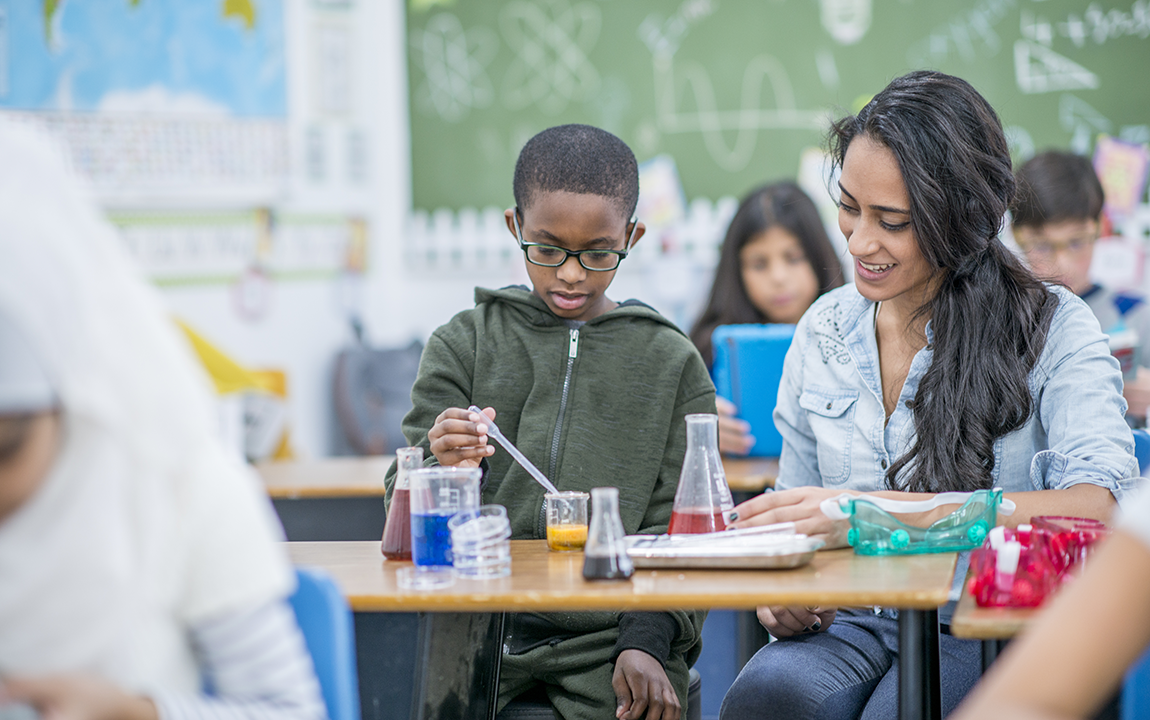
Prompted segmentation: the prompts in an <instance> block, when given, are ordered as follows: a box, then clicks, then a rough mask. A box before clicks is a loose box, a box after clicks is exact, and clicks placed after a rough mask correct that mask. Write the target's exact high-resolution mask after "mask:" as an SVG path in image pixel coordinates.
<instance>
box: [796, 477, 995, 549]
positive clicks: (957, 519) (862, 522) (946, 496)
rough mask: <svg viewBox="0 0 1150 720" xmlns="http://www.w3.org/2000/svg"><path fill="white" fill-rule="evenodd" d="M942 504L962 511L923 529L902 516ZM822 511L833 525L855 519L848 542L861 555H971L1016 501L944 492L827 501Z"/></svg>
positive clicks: (983, 492) (990, 494)
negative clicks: (916, 497)
mask: <svg viewBox="0 0 1150 720" xmlns="http://www.w3.org/2000/svg"><path fill="white" fill-rule="evenodd" d="M942 505H959V506H960V507H959V508H958V509H957V510H955V511H954V512H952V513H950V514H949V515H947V516H946V517H944V518H941V519H939V520H937V521H935V522H934V523H932V524H931V526H930V527H927V528H921V527H916V526H914V525H907V524H906V523H904V522H902V521H901V520H899V519H898V518H896V517H895V515H897V514H905V513H920V512H928V511H930V510H933V509H935V508H937V507H940V506H942ZM819 508H820V509H821V510H822V511H823V514H825V515H826V516H827V517H829V518H832V519H834V520H847V519H849V520H850V523H851V529H850V531H849V532H848V533H847V542H848V543H849V544H850V545H851V546H852V547H854V549H855V552H856V553H858V554H859V555H918V554H922V553H937V552H955V551H959V550H971V549H973V548H976V547H978V546H979V545H981V544H982V541H983V540H985V539H986V534H987V532H989V531H990V528H992V527H994V525H995V521H996V518H997V513H999V512H1001V513H1002V514H1003V515H1010V514H1011V513H1013V512H1014V502H1013V501H1011V500H1007V499H1005V498H1003V497H1002V490H1001V489H999V488H995V489H994V490H976V491H974V492H970V493H962V492H947V493H939V494H937V495H935V496H934V497H933V498H931V499H929V500H890V499H888V498H883V497H878V496H876V495H850V494H843V495H838V496H836V497H833V498H828V499H826V500H823V501H822V502H821V503H820V504H819Z"/></svg>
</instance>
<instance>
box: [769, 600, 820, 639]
mask: <svg viewBox="0 0 1150 720" xmlns="http://www.w3.org/2000/svg"><path fill="white" fill-rule="evenodd" d="M838 611H839V610H838V608H833V607H826V608H824V607H819V606H815V607H785V606H783V605H770V606H767V605H764V606H763V607H760V608H758V609H757V610H756V611H755V614H756V615H758V617H759V622H760V623H761V624H762V626H763V627H765V628H766V629H767V632H769V633H770V634H772V635H774V636H775V637H777V638H786V637H793V636H795V635H804V634H809V633H816V632H822V631H823V630H826V629H827V628H829V627H830V626H831V623H833V622H834V621H835V615H837V614H838Z"/></svg>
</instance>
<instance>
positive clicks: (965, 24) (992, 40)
mask: <svg viewBox="0 0 1150 720" xmlns="http://www.w3.org/2000/svg"><path fill="white" fill-rule="evenodd" d="M1016 4H1017V2H1016V0H981V2H979V3H978V4H976V5H975V6H974V7H973V8H971V9H970V10H969V11H967V12H966V13H964V14H961V15H957V16H955V17H954V18H952V19H951V20H950V21H949V22H948V23H946V24H945V25H941V26H939V27H936V28H934V29H933V30H931V32H930V34H929V35H928V36H927V37H926V38H925V39H923V40H921V41H919V42H917V43H914V44H912V45H911V46H910V47H909V48H908V49H907V51H906V59H907V62H908V64H910V65H911V66H912V67H938V66H940V65H942V64H943V63H944V62H946V61H947V60H949V59H950V55H951V52H954V53H956V54H957V55H958V56H959V57H960V58H961V59H962V61H963V62H966V63H970V62H974V61H975V60H977V59H978V57H979V55H980V54H982V55H984V56H986V57H991V56H993V55H995V54H997V53H998V51H999V50H1000V49H1001V48H1002V39H1001V38H1000V37H999V35H998V32H997V31H996V30H995V26H996V25H998V24H999V23H1000V22H1002V20H1003V18H1005V17H1006V14H1007V11H1008V10H1010V9H1011V8H1013V7H1014V6H1015V5H1016Z"/></svg>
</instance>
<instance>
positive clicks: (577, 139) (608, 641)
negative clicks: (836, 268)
mask: <svg viewBox="0 0 1150 720" xmlns="http://www.w3.org/2000/svg"><path fill="white" fill-rule="evenodd" d="M514 192H515V202H516V207H515V208H512V209H509V210H507V212H506V218H507V228H508V231H509V232H510V233H511V235H512V237H514V238H515V240H516V242H518V243H519V246H520V249H522V250H523V253H524V258H525V260H526V266H527V274H528V276H529V277H530V279H531V283H532V288H531V289H528V288H526V287H523V286H519V287H508V288H504V289H502V290H484V289H481V288H477V289H476V291H475V302H476V307H475V308H474V309H472V310H465V311H463V312H461V313H459V314H458V315H456V316H455V317H454V318H453V319H452V320H451V321H450V322H448V323H447V324H446V325H444V326H442V327H440V328H439V329H438V330H436V331H435V333H434V334H433V335H432V336H431V339H430V340H429V341H428V344H427V348H426V349H425V350H424V353H423V358H422V360H421V362H420V367H419V375H418V377H417V379H416V381H415V385H414V387H413V388H412V393H411V395H412V401H413V404H414V407H413V409H412V410H411V412H410V413H409V414H408V415H407V417H406V418H405V419H404V424H403V431H404V434H405V435H406V436H407V438H408V440H409V441H410V442H411V443H412V444H413V445H416V444H418V445H421V446H422V447H424V448H425V451H430V454H431V455H432V456H433V459H432V460H431V462H432V463H435V462H437V463H439V464H442V465H452V466H467V467H476V466H478V467H481V468H483V470H484V480H483V493H482V495H483V502H484V503H497V504H500V505H503V506H505V507H506V508H507V514H508V517H509V519H510V521H511V531H512V537H513V538H516V539H522V538H544V537H546V521H545V517H544V511H543V495H544V491H543V488H541V487H540V486H539V485H538V484H537V483H536V482H535V481H534V480H533V479H532V478H531V476H530V475H528V474H527V472H526V471H525V470H523V468H521V467H519V465H518V464H516V463H515V462H514V460H512V458H511V457H510V456H509V455H508V454H507V453H504V452H500V453H496V452H495V448H494V446H492V445H490V444H488V442H487V440H488V438H487V434H486V433H487V426H486V425H485V422H487V421H489V420H494V419H495V418H496V412H498V422H499V428H500V429H501V430H502V431H503V433H504V434H505V435H506V436H507V438H508V439H509V440H510V441H511V442H513V443H514V444H515V445H516V446H518V447H519V449H520V450H522V451H523V453H524V454H525V455H527V456H528V457H529V458H531V459H532V461H534V462H535V464H536V465H538V466H539V468H540V469H541V470H543V471H544V472H545V473H546V475H547V477H548V478H549V479H550V480H551V481H552V482H553V483H554V484H555V485H556V486H557V487H558V488H559V490H560V491H584V492H586V491H589V490H590V489H591V488H593V487H597V486H615V487H617V488H619V512H620V515H621V517H622V520H623V527H624V528H625V530H626V532H627V533H628V534H632V533H662V532H666V530H667V525H668V523H669V522H670V517H671V507H672V504H673V502H674V497H675V489H676V487H677V485H678V480H679V471H680V469H681V466H682V462H683V455H684V453H685V451H686V421H685V419H684V418H685V416H686V415H687V414H689V413H714V412H715V391H714V386H713V385H712V384H711V380H710V378H709V377H708V375H707V369H706V367H705V366H704V364H703V360H702V358H701V357H700V356H699V354H698V352H697V351H696V350H695V348H694V346H693V345H692V344H691V342H690V340H688V339H687V337H686V336H685V335H684V334H683V333H682V332H681V331H680V330H679V329H678V328H676V327H675V326H674V325H673V324H672V323H671V322H669V321H668V320H666V319H665V318H663V317H662V316H661V315H659V313H657V312H655V311H654V310H653V309H651V308H650V307H648V306H647V305H644V304H643V303H641V302H638V301H637V300H628V301H626V302H623V303H616V302H615V301H613V300H611V299H609V298H608V297H607V295H606V291H607V288H608V286H610V284H611V280H612V279H613V278H614V276H615V271H616V269H617V268H618V266H619V263H620V262H621V261H622V260H623V259H624V258H625V257H626V256H627V253H628V252H629V251H630V250H631V248H633V247H634V246H635V243H637V242H638V241H639V239H640V238H642V236H643V232H644V230H645V228H644V226H643V224H642V223H640V222H638V221H636V220H634V219H633V218H632V213H634V210H635V205H636V203H637V201H638V196H639V176H638V166H637V164H636V162H635V156H634V155H633V154H632V152H631V150H630V148H628V147H627V145H626V144H624V143H623V141H621V140H619V138H617V137H615V136H614V135H611V134H610V133H607V132H605V131H603V130H599V129H597V128H594V127H590V126H586V125H563V126H560V127H554V128H551V129H549V130H545V131H543V132H541V133H539V134H538V135H536V136H535V137H534V138H532V139H531V140H530V141H528V143H527V144H526V145H525V146H524V148H523V150H522V152H521V153H520V155H519V160H518V162H517V163H516V166H515V179H514ZM470 405H477V406H479V407H481V408H485V409H484V415H483V416H481V415H478V414H476V413H471V412H469V411H468V410H466V409H465V408H467V407H468V406H470ZM393 483H394V475H393V473H389V476H388V479H387V484H388V489H389V491H390V488H391V486H392V485H393ZM704 616H705V613H703V612H683V611H676V612H666V613H641V612H624V613H612V612H585V613H547V614H537V613H522V614H517V615H512V616H510V617H509V619H508V627H509V629H508V633H507V637H506V638H505V642H504V648H505V651H504V656H503V661H502V669H501V673H500V686H499V702H498V706H499V709H502V708H503V707H504V706H505V705H506V704H507V703H508V702H509V701H510V700H512V699H514V698H515V697H516V696H518V695H520V694H521V693H523V692H525V691H527V690H529V689H531V688H532V687H534V686H536V685H543V686H544V687H545V689H546V691H547V695H548V698H549V699H550V701H551V704H552V705H553V706H554V707H555V709H556V710H557V711H558V713H559V715H560V716H562V717H563V718H565V719H567V720H570V719H572V718H595V719H596V720H598V719H600V718H605V717H612V716H614V717H619V718H624V719H625V720H635V719H638V718H642V717H644V716H645V717H647V718H649V720H657V719H658V720H677V719H678V717H679V715H680V712H681V710H682V708H683V707H685V706H686V697H687V683H688V668H689V666H690V665H691V664H692V663H693V662H694V661H695V659H696V658H697V657H698V654H699V651H700V649H701V643H700V632H701V629H702V625H703V619H704Z"/></svg>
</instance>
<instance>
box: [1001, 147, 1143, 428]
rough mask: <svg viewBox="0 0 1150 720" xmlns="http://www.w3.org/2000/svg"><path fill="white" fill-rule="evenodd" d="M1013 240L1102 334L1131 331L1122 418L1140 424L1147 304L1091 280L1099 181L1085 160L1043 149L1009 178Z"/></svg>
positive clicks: (1100, 195) (1097, 226)
mask: <svg viewBox="0 0 1150 720" xmlns="http://www.w3.org/2000/svg"><path fill="white" fill-rule="evenodd" d="M1016 176H1017V180H1018V195H1017V198H1016V200H1015V205H1014V207H1013V208H1012V213H1013V220H1012V227H1013V230H1014V239H1015V241H1016V242H1017V243H1018V246H1019V247H1020V248H1022V250H1023V252H1025V253H1026V258H1027V260H1028V261H1029V262H1030V267H1031V269H1032V270H1033V271H1034V274H1035V275H1037V276H1038V277H1040V278H1042V279H1044V280H1050V281H1053V282H1057V283H1061V284H1063V285H1065V286H1066V287H1067V288H1069V289H1070V290H1071V291H1072V292H1073V293H1074V294H1075V295H1077V296H1078V297H1080V298H1082V299H1083V300H1085V301H1086V304H1087V305H1089V306H1090V309H1091V310H1092V311H1093V312H1094V316H1095V317H1097V318H1098V324H1099V325H1100V326H1101V327H1102V331H1103V332H1106V333H1111V334H1113V333H1115V332H1117V331H1118V330H1120V329H1123V328H1124V329H1127V330H1132V331H1134V332H1135V333H1136V334H1137V336H1138V344H1139V346H1140V347H1141V353H1140V357H1139V365H1140V367H1139V368H1138V370H1137V376H1136V377H1135V378H1133V379H1131V378H1127V379H1126V380H1125V384H1124V387H1123V392H1122V394H1123V396H1124V397H1125V398H1126V402H1127V403H1128V404H1129V406H1130V407H1129V409H1128V410H1127V416H1128V417H1131V418H1138V419H1139V420H1141V419H1142V418H1145V417H1146V411H1147V406H1150V370H1147V369H1146V368H1150V345H1148V341H1150V305H1147V303H1146V301H1145V299H1144V298H1142V297H1140V296H1138V295H1130V294H1125V293H1123V294H1119V293H1115V292H1114V291H1112V290H1110V289H1109V288H1105V287H1102V286H1101V285H1098V284H1096V283H1094V282H1093V281H1092V280H1091V279H1090V263H1091V261H1092V260H1093V259H1094V243H1095V241H1096V240H1098V235H1099V232H1100V231H1101V229H1102V223H1101V220H1102V202H1103V199H1104V197H1103V193H1102V184H1101V183H1100V182H1098V176H1097V175H1096V174H1095V172H1094V166H1093V165H1091V164H1090V160H1088V159H1087V158H1084V157H1082V156H1080V155H1075V154H1073V153H1067V152H1059V151H1054V150H1049V151H1046V152H1043V153H1040V154H1038V155H1035V156H1034V157H1032V158H1031V159H1030V160H1027V161H1026V162H1025V163H1024V164H1023V165H1022V167H1020V168H1019V169H1018V172H1017V174H1016Z"/></svg>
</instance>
